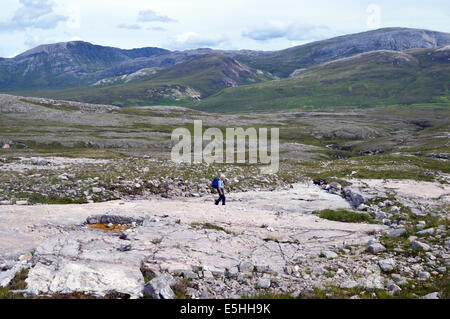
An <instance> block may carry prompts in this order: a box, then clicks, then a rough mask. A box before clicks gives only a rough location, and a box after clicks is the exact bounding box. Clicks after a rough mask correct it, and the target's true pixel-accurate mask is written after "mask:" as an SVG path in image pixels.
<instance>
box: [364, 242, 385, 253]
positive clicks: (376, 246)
mask: <svg viewBox="0 0 450 319" xmlns="http://www.w3.org/2000/svg"><path fill="white" fill-rule="evenodd" d="M367 250H368V251H369V252H371V253H372V254H378V253H380V252H383V251H385V250H386V247H384V246H383V245H381V244H380V243H373V244H370V245H369V247H367Z"/></svg>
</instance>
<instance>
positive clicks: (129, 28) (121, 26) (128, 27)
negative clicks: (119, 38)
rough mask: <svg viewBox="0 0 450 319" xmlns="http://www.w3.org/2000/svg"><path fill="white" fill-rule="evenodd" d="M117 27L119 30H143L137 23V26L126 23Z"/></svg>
mask: <svg viewBox="0 0 450 319" xmlns="http://www.w3.org/2000/svg"><path fill="white" fill-rule="evenodd" d="M117 27H118V28H119V29H128V30H140V29H141V28H142V27H141V26H140V25H139V24H137V23H135V24H124V23H121V24H118V25H117Z"/></svg>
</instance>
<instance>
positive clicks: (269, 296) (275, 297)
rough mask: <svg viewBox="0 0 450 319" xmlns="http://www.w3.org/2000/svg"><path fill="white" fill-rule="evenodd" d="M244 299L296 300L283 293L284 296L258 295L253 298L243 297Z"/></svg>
mask: <svg viewBox="0 0 450 319" xmlns="http://www.w3.org/2000/svg"><path fill="white" fill-rule="evenodd" d="M241 298H242V299H295V298H294V297H293V296H292V295H291V294H288V293H283V294H269V293H261V294H258V295H252V296H248V295H245V296H242V297H241Z"/></svg>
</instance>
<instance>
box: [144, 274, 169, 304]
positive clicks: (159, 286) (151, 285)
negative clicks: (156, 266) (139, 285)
mask: <svg viewBox="0 0 450 319" xmlns="http://www.w3.org/2000/svg"><path fill="white" fill-rule="evenodd" d="M174 283H175V280H174V278H173V277H172V276H171V275H169V274H163V275H159V276H157V277H155V278H153V279H152V280H150V281H149V282H148V283H147V284H146V285H145V287H144V294H146V295H148V296H151V297H152V298H153V299H174V298H175V293H174V292H173V290H172V288H170V286H172V285H173V284H174Z"/></svg>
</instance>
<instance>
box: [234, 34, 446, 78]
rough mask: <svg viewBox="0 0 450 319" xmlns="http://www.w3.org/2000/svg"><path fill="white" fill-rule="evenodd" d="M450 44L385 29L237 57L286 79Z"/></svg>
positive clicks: (439, 36) (430, 36)
mask: <svg viewBox="0 0 450 319" xmlns="http://www.w3.org/2000/svg"><path fill="white" fill-rule="evenodd" d="M449 44H450V34H449V33H442V32H436V31H428V30H421V29H407V28H385V29H378V30H374V31H368V32H363V33H356V34H350V35H345V36H340V37H337V38H332V39H328V40H323V41H317V42H313V43H309V44H305V45H300V46H296V47H292V48H289V49H286V50H281V51H276V52H272V53H267V54H264V55H252V54H237V55H234V58H236V59H237V60H239V61H242V62H243V63H246V64H248V65H249V66H251V67H254V68H257V69H261V70H264V71H267V72H270V73H272V74H274V75H276V76H279V77H282V78H283V77H288V76H289V75H290V74H291V73H292V72H294V71H295V70H296V69H301V68H306V67H308V66H310V65H313V64H318V63H323V62H327V61H332V60H336V59H340V58H345V57H349V56H352V55H355V54H358V53H363V52H370V51H376V50H392V51H402V50H407V49H412V48H433V47H438V46H445V45H449Z"/></svg>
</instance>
